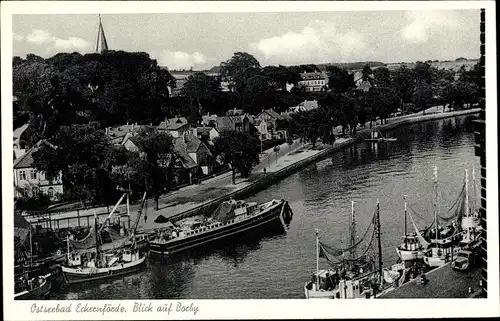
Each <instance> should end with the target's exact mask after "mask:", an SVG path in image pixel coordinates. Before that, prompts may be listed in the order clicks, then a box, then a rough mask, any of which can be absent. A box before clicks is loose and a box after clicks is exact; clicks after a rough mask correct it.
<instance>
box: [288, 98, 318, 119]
mask: <svg viewBox="0 0 500 321" xmlns="http://www.w3.org/2000/svg"><path fill="white" fill-rule="evenodd" d="M318 106H319V105H318V101H317V100H304V101H303V102H301V103H300V104H298V105H297V106H294V107H290V108H288V111H287V112H285V113H282V114H281V116H286V115H289V114H294V113H298V112H301V111H309V110H313V109H316V108H318Z"/></svg>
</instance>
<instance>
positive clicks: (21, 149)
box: [13, 124, 29, 160]
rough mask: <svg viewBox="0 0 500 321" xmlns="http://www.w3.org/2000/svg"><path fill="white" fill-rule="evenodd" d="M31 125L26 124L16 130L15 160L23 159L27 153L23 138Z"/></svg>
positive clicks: (14, 134) (14, 135)
mask: <svg viewBox="0 0 500 321" xmlns="http://www.w3.org/2000/svg"><path fill="white" fill-rule="evenodd" d="M28 127H29V124H24V125H23V126H21V127H19V128H16V129H14V133H13V137H14V145H13V149H14V160H15V159H17V158H19V157H21V156H22V155H23V154H24V153H25V152H26V147H27V146H25V144H24V143H22V142H21V136H22V135H23V133H24V132H25V131H26V129H28Z"/></svg>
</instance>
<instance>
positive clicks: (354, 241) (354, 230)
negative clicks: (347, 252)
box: [350, 201, 356, 260]
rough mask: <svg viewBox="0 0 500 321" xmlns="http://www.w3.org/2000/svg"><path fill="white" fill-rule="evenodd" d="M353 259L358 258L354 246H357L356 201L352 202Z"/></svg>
mask: <svg viewBox="0 0 500 321" xmlns="http://www.w3.org/2000/svg"><path fill="white" fill-rule="evenodd" d="M350 230H351V246H350V247H351V248H352V251H351V259H352V260H354V258H355V257H356V250H355V248H354V245H355V244H356V218H355V216H354V201H351V229H350Z"/></svg>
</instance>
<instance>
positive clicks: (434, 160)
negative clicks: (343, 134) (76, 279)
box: [49, 116, 479, 300]
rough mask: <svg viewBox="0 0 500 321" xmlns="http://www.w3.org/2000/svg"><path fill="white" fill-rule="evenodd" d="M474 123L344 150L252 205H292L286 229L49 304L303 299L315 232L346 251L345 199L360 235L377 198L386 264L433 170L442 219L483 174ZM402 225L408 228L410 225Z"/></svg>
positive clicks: (427, 206)
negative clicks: (470, 180)
mask: <svg viewBox="0 0 500 321" xmlns="http://www.w3.org/2000/svg"><path fill="white" fill-rule="evenodd" d="M472 119H474V116H464V117H456V118H450V119H442V120H437V121H429V122H424V123H418V124H414V125H409V126H405V127H401V128H398V129H395V130H393V131H392V132H390V133H389V134H390V135H391V136H394V137H397V138H398V140H397V141H396V142H392V143H388V144H385V145H379V146H375V145H373V144H371V143H369V142H362V143H358V144H356V145H353V146H350V147H348V148H346V149H344V150H341V151H338V152H336V153H334V154H333V155H332V156H331V157H329V158H326V159H324V160H322V161H320V162H318V163H316V164H313V165H311V166H308V167H306V168H304V169H303V170H301V171H300V172H297V173H295V174H293V175H291V176H289V177H287V178H285V179H283V180H282V181H280V182H278V183H277V184H275V185H273V186H271V187H269V188H268V189H266V190H263V191H261V192H259V193H258V194H256V195H254V196H253V197H250V198H249V199H248V200H249V201H257V202H265V201H267V200H270V199H272V198H276V199H280V198H284V199H286V200H288V201H289V202H290V205H291V207H292V209H293V214H294V215H293V220H292V221H291V223H290V224H289V226H288V228H287V230H286V232H272V231H269V232H267V233H257V232H253V233H251V234H245V235H244V236H241V237H239V238H237V239H231V240H227V241H223V242H222V243H219V244H217V245H216V246H211V247H206V248H201V249H199V250H197V251H196V252H191V253H189V254H186V255H183V256H182V257H172V258H162V259H157V258H156V259H155V258H151V259H150V260H149V262H148V264H147V266H145V267H144V269H143V270H142V271H141V272H138V273H136V274H133V275H128V276H124V277H119V278H117V279H110V280H106V281H101V282H96V283H85V284H82V285H71V286H66V285H61V286H56V288H55V289H53V292H52V293H51V294H50V297H49V298H50V299H79V300H92V299H96V300H102V299H288V298H290V299H292V298H304V291H303V286H304V283H305V282H306V281H308V280H309V278H310V277H311V274H312V273H313V272H314V271H315V269H316V248H315V229H319V230H320V231H319V235H320V240H321V241H323V242H326V243H329V244H332V245H333V246H335V247H337V248H342V247H346V246H347V244H348V242H349V237H348V234H347V233H348V225H349V220H350V217H351V201H354V202H355V204H354V209H355V219H356V230H357V235H358V236H359V237H361V236H362V234H363V232H364V231H365V229H366V228H367V226H368V225H369V224H370V221H371V219H372V217H373V214H374V211H375V209H376V202H377V200H378V201H379V202H380V219H381V231H382V235H381V239H382V248H383V255H382V257H383V263H384V265H385V266H388V265H391V264H394V263H395V262H396V260H397V254H396V251H395V247H396V246H397V245H398V244H399V243H400V242H401V236H402V234H403V231H404V201H403V195H406V199H407V202H408V204H409V206H410V208H411V209H412V210H414V211H415V212H416V213H417V214H414V216H413V217H414V220H415V223H416V224H417V225H418V226H419V227H421V228H423V227H425V226H428V225H429V224H431V222H432V220H433V211H434V209H433V203H434V199H435V185H434V182H433V167H434V166H437V167H438V191H439V204H438V211H439V213H440V214H441V215H447V211H448V209H449V208H450V207H451V206H452V205H453V203H454V202H455V200H456V198H457V196H458V194H459V193H460V191H461V189H462V186H463V180H464V170H465V169H469V177H471V172H470V171H471V170H472V167H475V168H476V176H477V177H479V172H478V169H479V159H478V158H477V157H476V156H474V133H473V125H472ZM477 183H479V182H477ZM477 185H478V186H479V184H477ZM472 204H474V202H473V200H472ZM408 229H409V230H411V229H412V226H411V223H410V222H409V223H408ZM367 243H368V242H367ZM374 249H375V250H376V247H374ZM362 250H363V249H360V251H359V252H362ZM371 252H375V253H376V251H371ZM369 253H370V252H369ZM320 267H327V262H325V261H324V259H320Z"/></svg>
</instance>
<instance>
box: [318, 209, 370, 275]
mask: <svg viewBox="0 0 500 321" xmlns="http://www.w3.org/2000/svg"><path fill="white" fill-rule="evenodd" d="M375 217H376V212H375V213H374V215H373V217H372V219H371V221H370V224H369V225H368V227H367V228H366V230H365V232H364V233H363V236H362V237H361V238H360V240H359V241H357V242H356V243H355V244H353V245H351V246H349V247H347V248H336V247H334V246H332V245H329V244H326V243H324V242H321V241H319V256H320V257H322V258H325V259H326V260H327V262H328V263H329V264H330V265H331V266H333V267H340V266H343V265H345V264H346V263H349V264H357V263H362V264H363V263H372V262H373V258H370V257H368V256H367V253H368V251H369V250H370V249H372V246H373V241H374V239H375V235H376V229H375V228H374V227H375ZM370 231H371V232H372V233H371V236H370V235H369V232H370ZM368 239H370V241H369V242H368V246H367V247H366V248H365V249H364V251H363V252H362V254H360V255H357V256H356V257H354V258H346V257H345V254H350V253H351V252H352V251H354V250H355V249H357V248H358V247H360V245H361V244H362V243H363V242H364V241H366V240H368ZM330 256H331V257H330ZM339 256H342V259H341V260H340V261H338V260H335V259H334V258H332V257H339Z"/></svg>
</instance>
